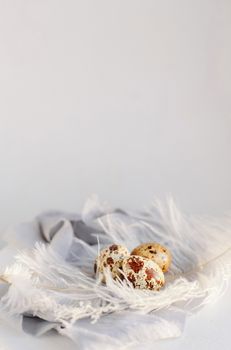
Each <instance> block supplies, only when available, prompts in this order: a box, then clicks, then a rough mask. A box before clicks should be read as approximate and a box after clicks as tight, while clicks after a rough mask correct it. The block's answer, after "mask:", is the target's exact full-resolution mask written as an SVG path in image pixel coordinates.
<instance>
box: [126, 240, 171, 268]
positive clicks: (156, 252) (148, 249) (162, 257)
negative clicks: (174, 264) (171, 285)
mask: <svg viewBox="0 0 231 350" xmlns="http://www.w3.org/2000/svg"><path fill="white" fill-rule="evenodd" d="M131 255H139V256H142V257H145V258H148V259H151V260H153V261H154V262H155V263H157V264H158V265H159V266H160V268H161V269H162V271H163V272H167V271H168V269H169V266H170V264H171V260H172V258H171V253H170V251H169V249H167V248H166V247H164V246H162V245H161V244H159V243H155V242H152V243H144V244H141V245H139V246H138V247H136V248H134V249H133V251H132V252H131Z"/></svg>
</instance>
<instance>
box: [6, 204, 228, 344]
mask: <svg viewBox="0 0 231 350" xmlns="http://www.w3.org/2000/svg"><path fill="white" fill-rule="evenodd" d="M98 206H99V207H98ZM87 208H89V210H90V213H89V215H88V213H87ZM102 210H103V209H102V206H100V204H99V203H98V202H96V204H95V207H94V205H93V203H92V201H91V202H90V203H87V204H86V206H85V209H84V213H83V218H85V219H86V220H88V221H89V220H90V219H92V220H93V216H94V215H93V214H92V213H99V212H100V213H102ZM128 214H129V215H122V216H118V215H114V214H113V213H112V212H111V211H110V210H107V214H106V215H104V216H101V217H99V218H96V219H95V221H94V225H96V226H97V227H100V229H101V231H102V230H103V231H104V233H105V235H100V234H99V235H98V239H99V243H100V245H101V244H102V246H103V245H104V244H105V243H106V242H113V243H121V244H123V245H125V246H127V247H128V248H129V249H133V248H134V247H135V246H137V245H138V244H140V243H143V242H150V241H157V242H159V243H162V244H164V245H166V246H167V247H168V248H169V249H170V251H171V252H172V256H173V263H172V267H171V269H170V271H169V273H168V274H167V275H166V286H165V287H164V288H163V289H162V290H161V291H159V292H154V291H148V290H147V291H142V290H137V289H134V288H133V287H132V286H131V284H129V283H127V281H126V280H124V281H121V280H119V281H115V280H113V279H112V278H111V275H110V273H109V271H105V274H106V282H107V283H106V285H102V284H100V282H99V280H97V279H96V278H95V276H94V275H93V272H92V270H93V262H94V259H95V257H96V256H97V255H98V249H99V247H97V245H96V246H89V245H88V244H86V243H85V242H83V241H82V240H79V239H77V238H74V240H73V245H72V249H71V252H72V259H71V261H65V259H64V258H63V257H62V256H61V255H59V254H57V253H56V252H55V251H54V250H53V249H52V247H51V246H50V245H45V244H36V246H35V248H34V250H32V251H29V252H28V251H27V252H21V253H20V254H19V255H18V257H17V261H16V263H15V264H14V265H13V266H11V267H9V268H7V269H6V270H5V271H3V272H2V274H1V277H2V279H4V280H5V281H7V282H8V283H9V284H10V288H9V290H8V293H6V295H5V296H4V297H3V298H2V299H1V304H0V306H1V308H2V310H4V312H5V311H7V312H8V313H9V314H16V315H20V314H28V313H29V314H32V315H36V316H39V317H41V318H43V319H45V320H49V321H55V322H60V323H61V324H63V325H65V329H63V328H62V329H61V328H60V329H59V331H60V332H61V333H65V332H66V333H68V332H69V333H70V332H71V331H70V329H72V332H75V331H74V328H72V325H73V324H75V323H76V322H77V321H80V320H83V319H85V318H86V317H89V318H90V319H91V320H92V322H93V323H94V322H97V320H99V319H100V318H101V317H102V316H105V315H110V314H112V315H113V314H114V315H117V314H120V313H121V312H125V311H126V310H130V312H131V313H132V312H134V311H135V312H137V315H138V314H139V313H141V314H143V315H147V317H148V315H153V312H154V313H157V310H164V309H169V310H170V309H171V308H172V307H177V308H178V310H182V312H193V310H196V309H197V308H199V307H201V306H203V305H205V304H207V303H210V302H212V301H214V300H216V298H217V297H218V296H219V295H221V294H222V293H223V292H224V290H225V288H226V286H227V283H228V280H229V278H230V276H231V263H230V262H231V253H230V246H231V218H230V216H226V217H224V218H221V219H219V220H218V219H215V218H206V219H205V218H203V219H202V218H195V217H191V216H188V217H187V216H186V215H184V214H182V213H181V212H180V211H179V209H178V208H177V207H176V205H175V203H174V202H173V200H172V199H171V198H169V199H168V201H167V202H166V203H161V202H160V201H155V202H154V203H153V204H152V206H151V207H150V208H149V209H148V210H146V211H145V212H143V213H128ZM92 215H93V216H92ZM137 317H138V316H137ZM161 322H162V323H163V322H165V321H164V320H163V319H162V320H161ZM161 322H160V323H159V324H161ZM166 322H167V321H166ZM169 324H170V323H169ZM157 327H158V326H157V325H156V328H155V329H156V333H155V334H156V335H155V336H154V335H153V337H154V338H155V337H158V331H157ZM174 327H175V326H174V323H172V328H171V327H170V328H171V329H172V331H171V332H170V334H172V335H173V334H175V335H176V334H178V333H179V330H178V328H177V330H174ZM160 328H161V327H160ZM161 329H162V328H161ZM79 332H80V331H79ZM92 332H93V333H94V331H93V330H92ZM129 332H130V333H129V334H130V336H129V334H128V339H127V342H128V343H129V344H133V343H132V339H133V340H134V339H135V332H132V331H131V329H130V331H129ZM93 333H92V334H93ZM143 333H144V330H143ZM132 334H133V336H132ZM69 336H70V337H74V335H73V333H72V335H70V334H69ZM170 336H171V335H170ZM129 337H130V338H129Z"/></svg>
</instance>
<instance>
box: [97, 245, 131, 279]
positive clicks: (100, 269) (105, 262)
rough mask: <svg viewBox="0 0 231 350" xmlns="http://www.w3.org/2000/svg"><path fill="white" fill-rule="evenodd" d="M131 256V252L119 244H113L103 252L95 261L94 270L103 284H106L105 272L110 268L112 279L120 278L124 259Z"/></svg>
mask: <svg viewBox="0 0 231 350" xmlns="http://www.w3.org/2000/svg"><path fill="white" fill-rule="evenodd" d="M126 256H129V251H128V249H127V248H126V247H124V246H122V245H119V244H112V245H110V246H108V247H106V248H104V249H103V250H101V252H100V255H99V256H98V257H97V258H96V260H95V265H94V270H95V273H97V274H99V276H100V277H101V280H102V282H105V277H104V271H105V269H108V268H109V271H111V275H112V278H114V279H115V278H116V277H118V276H120V275H121V274H120V269H121V268H122V261H123V259H124V258H125V257H126Z"/></svg>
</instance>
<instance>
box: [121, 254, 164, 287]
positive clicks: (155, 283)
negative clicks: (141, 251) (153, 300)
mask: <svg viewBox="0 0 231 350" xmlns="http://www.w3.org/2000/svg"><path fill="white" fill-rule="evenodd" d="M122 270H123V272H124V275H125V277H126V278H127V279H128V281H129V282H131V283H132V285H133V287H134V288H138V289H150V290H159V289H160V288H161V287H162V286H163V285H164V282H165V280H164V274H163V272H162V270H161V268H160V267H159V266H158V265H157V264H156V263H155V262H154V261H153V260H150V259H147V258H144V257H142V256H138V255H131V256H129V257H127V258H125V259H124V260H123V263H122Z"/></svg>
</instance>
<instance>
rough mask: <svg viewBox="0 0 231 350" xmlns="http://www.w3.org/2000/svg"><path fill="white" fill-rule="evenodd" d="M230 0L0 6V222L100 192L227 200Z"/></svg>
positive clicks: (195, 205) (212, 203)
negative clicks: (170, 194) (168, 194)
mask: <svg viewBox="0 0 231 350" xmlns="http://www.w3.org/2000/svg"><path fill="white" fill-rule="evenodd" d="M230 62H231V2H230V1H229V0H217V1H215V0H193V1H187V0H175V1H171V0H166V1H155V0H150V1H149V0H143V1H138V0H116V1H110V0H98V1H94V0H92V1H77V0H67V1H64V0H63V1H58V0H39V1H36V0H0V167H1V168H0V214H1V215H0V228H4V227H6V226H7V225H8V224H11V223H14V222H17V221H21V220H24V219H29V218H31V217H32V216H34V215H35V214H37V213H38V212H39V211H40V210H44V209H47V208H59V209H65V210H79V209H80V208H81V206H82V204H83V201H84V199H85V198H86V197H87V196H88V195H89V194H91V193H92V192H95V193H98V194H99V195H100V197H101V198H102V199H107V200H108V201H110V202H111V203H112V204H113V205H115V206H117V205H121V206H124V207H129V208H139V207H143V206H144V205H146V204H147V203H149V202H150V201H151V199H152V198H153V196H154V195H157V196H161V197H163V196H164V195H165V193H169V192H171V193H172V194H173V196H174V197H176V199H177V200H178V202H179V203H180V205H181V207H182V208H183V209H185V210H186V211H191V212H193V213H211V214H220V213H222V212H224V211H226V210H228V209H230V208H231V186H230V178H231V156H230V148H231V67H230Z"/></svg>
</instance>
